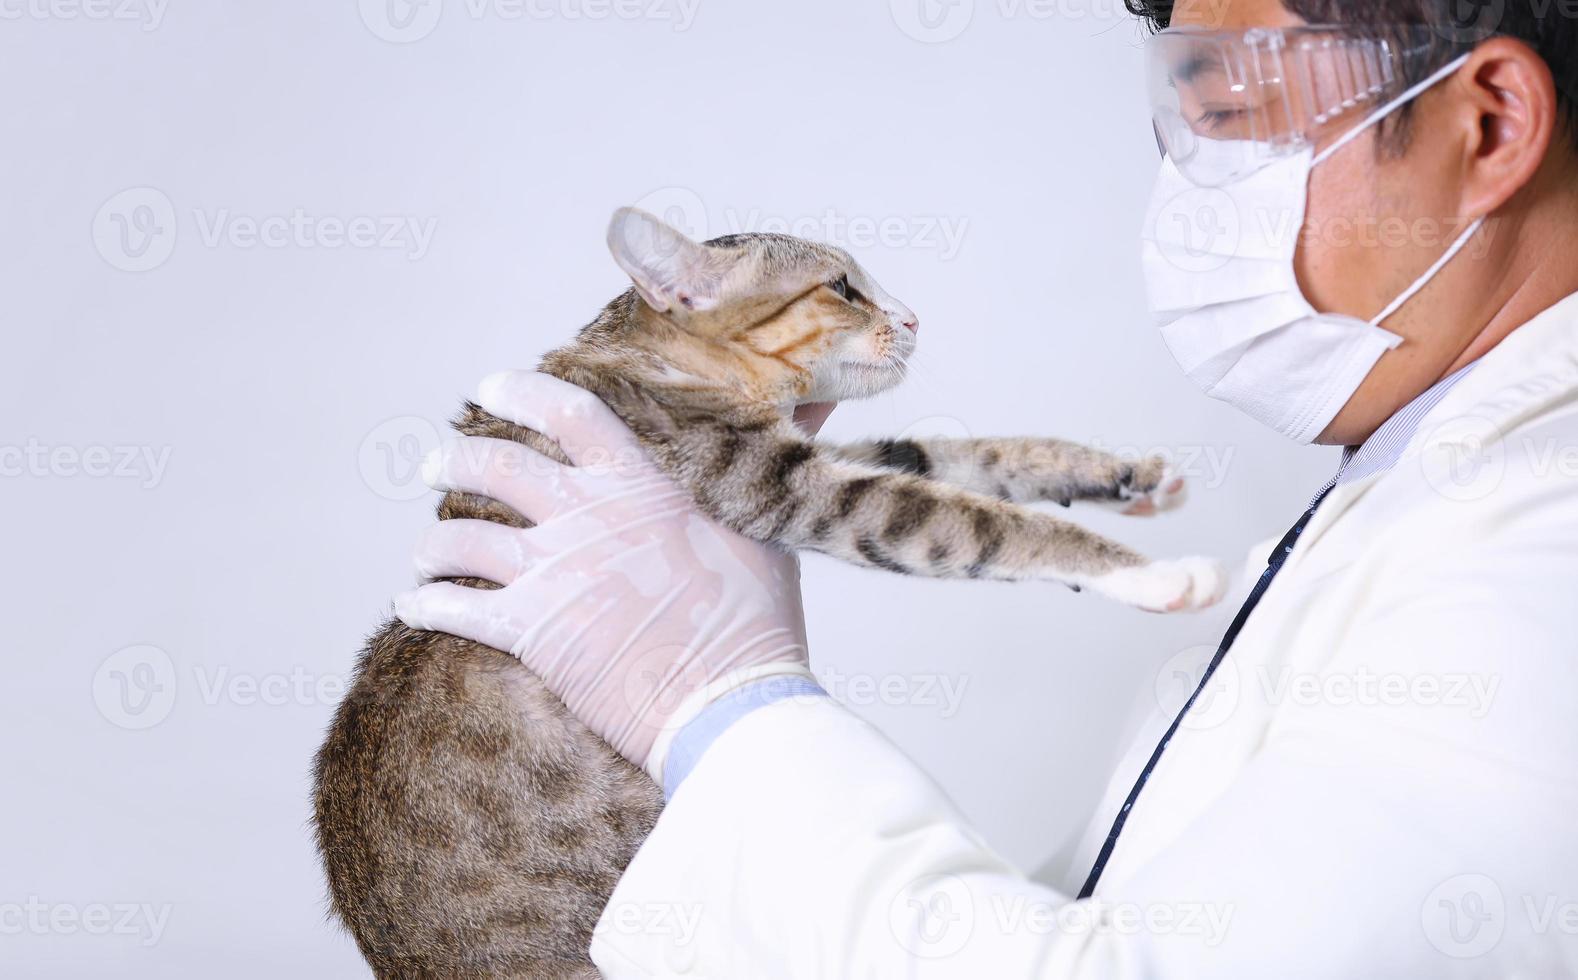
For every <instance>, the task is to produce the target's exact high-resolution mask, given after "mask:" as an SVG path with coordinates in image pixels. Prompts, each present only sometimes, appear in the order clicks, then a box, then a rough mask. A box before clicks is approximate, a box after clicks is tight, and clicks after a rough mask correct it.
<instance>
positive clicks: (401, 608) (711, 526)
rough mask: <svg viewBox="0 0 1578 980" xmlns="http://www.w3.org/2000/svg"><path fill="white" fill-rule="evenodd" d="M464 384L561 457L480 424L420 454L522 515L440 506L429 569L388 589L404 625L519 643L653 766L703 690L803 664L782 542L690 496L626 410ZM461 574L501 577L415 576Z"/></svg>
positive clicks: (627, 748)
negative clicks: (472, 432) (450, 515)
mask: <svg viewBox="0 0 1578 980" xmlns="http://www.w3.org/2000/svg"><path fill="white" fill-rule="evenodd" d="M476 401H477V403H478V404H479V405H481V406H482V407H483V408H485V409H487V410H488V411H489V412H491V413H493V414H494V415H496V416H498V417H499V418H502V419H507V420H509V421H512V422H516V423H518V424H520V425H523V426H526V427H528V428H531V429H534V430H536V431H538V432H540V433H542V434H543V435H546V436H548V437H550V438H552V439H554V440H555V441H557V442H558V444H559V446H560V447H561V448H562V449H563V450H564V452H565V455H567V456H568V457H569V458H570V460H571V461H572V462H573V463H575V464H576V465H575V466H573V467H570V466H562V465H560V464H558V463H556V462H554V461H553V460H551V459H549V458H548V457H546V456H544V455H542V454H541V453H538V452H535V451H534V450H532V449H530V448H528V447H526V446H523V445H521V444H519V443H516V442H511V441H506V440H499V439H486V438H480V437H464V438H458V439H456V440H454V441H452V442H450V443H449V444H447V445H446V446H444V447H443V448H442V449H440V450H438V451H437V452H436V453H435V454H434V455H433V456H432V457H430V458H429V459H428V460H427V462H426V463H425V464H424V467H423V476H424V478H425V479H426V480H427V482H428V484H429V485H430V486H432V487H434V488H435V489H438V490H464V491H468V492H470V493H476V494H481V495H484V496H488V497H492V498H494V499H495V500H499V501H501V502H503V503H505V504H508V505H509V506H511V507H513V508H515V510H516V511H518V512H519V513H520V514H522V515H523V516H525V517H527V518H529V519H530V520H532V521H533V522H535V523H536V527H532V528H528V529H525V530H520V529H516V528H509V527H505V526H503V525H500V524H495V523H493V522H491V521H480V520H448V521H440V522H438V523H437V524H435V525H433V526H432V527H430V528H428V529H427V530H426V531H425V532H423V534H422V537H421V539H420V541H419V542H418V544H417V548H416V555H415V562H416V568H417V574H418V577H419V580H422V581H427V582H429V584H426V585H423V586H421V587H420V588H418V589H416V590H414V591H411V592H407V593H404V594H402V595H400V596H398V597H396V599H395V614H396V615H397V616H399V618H400V619H401V621H403V622H404V623H405V624H406V625H407V626H410V627H412V628H414V629H428V630H438V631H441V632H444V633H451V634H454V635H456V636H462V637H466V638H467V639H471V640H476V641H478V642H480V643H485V644H487V645H488V646H491V647H495V648H497V649H499V650H507V651H509V652H510V653H512V654H514V655H515V656H517V657H519V658H520V660H521V662H522V663H523V664H525V665H526V666H527V667H528V668H530V670H531V671H532V672H533V673H534V674H536V675H537V676H538V677H540V678H541V679H542V681H543V683H545V684H546V685H547V686H548V688H549V690H551V691H553V692H554V693H555V694H557V695H558V696H559V698H560V699H561V700H563V701H564V703H565V706H566V707H568V708H569V709H570V711H571V712H572V713H573V714H575V715H576V716H577V717H579V718H580V719H581V720H582V721H583V722H585V723H586V725H587V726H588V727H589V728H591V729H592V731H594V732H596V733H597V734H598V735H600V736H601V737H602V738H603V739H604V740H605V741H607V742H608V744H610V745H612V746H613V747H614V749H615V750H617V751H618V752H619V753H620V754H621V755H623V756H624V757H625V758H627V759H629V760H630V761H631V762H633V763H635V764H636V765H638V766H642V767H644V768H646V769H647V771H648V772H649V773H650V774H651V775H652V777H653V778H654V779H656V780H658V781H660V782H661V773H660V772H656V771H654V769H658V768H661V757H660V756H661V753H659V757H658V758H654V757H653V755H654V753H653V749H654V745H655V744H657V743H660V741H661V742H662V743H664V744H666V741H667V739H666V737H664V736H668V735H672V734H673V732H674V730H676V729H677V728H678V727H679V726H681V725H683V724H684V722H685V721H688V720H689V718H690V717H693V716H694V715H695V713H696V712H697V711H699V710H700V708H701V707H704V706H705V705H706V704H707V703H709V702H710V701H711V700H712V699H713V698H715V697H717V696H720V695H721V694H723V693H726V692H727V691H729V690H731V689H733V688H734V687H737V686H739V685H740V684H742V683H745V682H746V681H750V680H755V679H757V678H759V677H763V676H769V675H773V674H781V673H790V674H792V673H799V674H803V675H807V676H808V675H809V670H808V668H807V666H806V659H807V655H806V641H805V620H804V615H803V613H802V610H801V604H800V570H799V564H798V562H797V561H796V559H795V557H794V556H793V555H792V554H789V553H786V552H781V551H778V550H776V549H773V548H770V547H767V546H764V545H760V544H757V543H756V542H754V541H751V540H749V539H747V538H744V537H741V536H740V535H738V534H735V533H734V532H733V531H730V530H728V529H727V528H724V527H722V526H720V525H718V524H715V523H713V522H712V521H711V520H709V519H708V518H707V517H705V516H704V515H702V514H701V513H700V512H698V511H697V510H696V508H695V506H694V504H693V503H692V501H691V498H690V496H689V494H687V493H686V492H685V491H684V490H682V489H681V488H680V487H678V486H677V485H675V484H674V483H673V482H672V481H671V480H670V479H669V478H668V476H666V475H665V474H664V473H663V472H661V471H660V470H659V469H658V468H657V467H656V465H654V464H653V462H652V461H651V459H650V458H648V456H647V454H646V452H645V451H644V450H643V449H642V447H641V445H640V444H639V443H638V442H637V441H636V438H635V436H634V435H633V434H632V433H631V432H630V430H629V429H628V428H627V427H626V426H625V424H624V422H623V421H622V420H621V419H620V418H619V417H618V416H616V415H615V414H614V413H613V412H612V411H611V410H610V409H609V408H608V406H607V405H605V404H603V402H602V401H601V400H599V399H598V398H597V397H596V396H594V395H592V394H591V393H589V392H587V391H585V390H583V389H581V388H578V387H576V386H574V385H571V384H568V383H566V382H563V381H560V380H558V379H556V378H554V377H552V376H550V375H546V374H540V373H536V372H527V371H515V372H506V373H504V374H498V375H493V376H492V377H489V378H487V379H486V380H484V381H483V382H482V384H481V386H480V388H479V389H478V392H477V397H476ZM816 414H818V415H820V417H821V418H825V417H826V413H825V412H819V413H816ZM817 421H818V422H819V421H820V419H817ZM460 576H474V577H477V578H482V579H486V580H488V581H492V582H497V583H499V584H500V585H502V586H503V588H502V589H498V590H491V591H490V590H485V589H473V588H466V587H464V586H460V585H456V584H454V583H450V582H432V581H431V580H433V579H438V578H452V577H460ZM660 747H661V746H660Z"/></svg>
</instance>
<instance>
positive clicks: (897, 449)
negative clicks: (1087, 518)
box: [831, 438, 1185, 516]
mask: <svg viewBox="0 0 1578 980" xmlns="http://www.w3.org/2000/svg"><path fill="white" fill-rule="evenodd" d="M831 449H832V452H833V453H834V455H835V456H837V457H838V458H839V459H843V460H847V461H849V462H852V463H859V464H863V465H867V466H876V467H881V468H883V469H889V470H896V471H898V472H901V473H910V474H913V475H915V476H919V477H923V478H925V479H929V480H936V481H937V482H939V483H946V484H949V485H950V486H956V487H961V488H964V489H966V490H972V491H974V492H976V493H981V494H986V495H988V496H992V497H997V498H999V499H1001V500H1010V501H1013V502H1015V503H1036V502H1038V501H1051V502H1054V503H1059V504H1062V505H1063V506H1065V507H1066V506H1068V505H1069V504H1071V503H1073V502H1074V501H1076V500H1078V501H1088V502H1093V503H1099V504H1102V505H1105V506H1110V507H1115V508H1117V509H1118V510H1120V511H1122V512H1123V513H1125V514H1131V515H1135V516H1143V515H1149V514H1155V513H1158V512H1159V511H1164V510H1171V509H1172V508H1174V507H1177V506H1179V505H1180V504H1182V503H1183V500H1184V496H1185V487H1184V481H1183V478H1182V477H1181V476H1178V475H1176V474H1175V473H1173V472H1171V471H1170V470H1169V469H1168V466H1167V461H1166V460H1165V459H1163V458H1161V457H1160V456H1147V457H1142V458H1133V457H1126V456H1122V455H1119V454H1116V453H1109V452H1106V451H1104V450H1100V449H1093V448H1091V447H1089V446H1083V445H1080V444H1079V443H1075V442H1068V441H1065V440H1062V439H1039V438H999V439H943V438H929V439H877V440H869V441H865V442H856V443H848V444H845V445H840V446H833V447H831Z"/></svg>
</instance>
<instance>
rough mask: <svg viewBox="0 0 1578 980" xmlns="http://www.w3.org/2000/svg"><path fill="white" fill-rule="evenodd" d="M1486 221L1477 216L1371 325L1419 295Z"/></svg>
mask: <svg viewBox="0 0 1578 980" xmlns="http://www.w3.org/2000/svg"><path fill="white" fill-rule="evenodd" d="M1484 223H1485V219H1484V218H1482V217H1481V218H1475V219H1474V222H1473V224H1471V225H1469V226H1468V228H1467V229H1466V230H1465V231H1464V232H1463V234H1461V235H1459V236H1457V241H1455V242H1453V243H1452V245H1451V247H1450V248H1448V249H1447V250H1446V252H1445V253H1443V254H1442V256H1441V257H1440V258H1439V259H1436V261H1435V264H1434V265H1432V266H1431V267H1430V268H1429V269H1426V270H1425V274H1424V275H1422V276H1420V277H1419V278H1418V279H1415V280H1414V284H1413V285H1412V286H1409V287H1408V288H1407V289H1405V290H1403V293H1402V295H1401V296H1398V297H1397V298H1396V299H1394V300H1392V301H1391V302H1390V303H1388V304H1386V309H1384V310H1382V311H1381V312H1379V313H1377V314H1376V315H1375V319H1373V320H1371V321H1370V326H1372V327H1378V326H1380V325H1381V321H1383V320H1385V319H1386V318H1387V317H1389V316H1391V315H1392V314H1393V313H1396V312H1397V311H1398V309H1399V308H1400V307H1401V306H1402V305H1403V304H1404V303H1406V302H1408V301H1409V300H1411V299H1413V298H1414V296H1415V295H1417V294H1418V292H1419V291H1420V290H1421V289H1423V288H1425V287H1426V286H1428V285H1430V280H1432V279H1434V278H1435V277H1436V273H1438V272H1440V271H1441V269H1442V268H1443V267H1444V266H1445V265H1446V264H1447V263H1448V262H1451V261H1452V259H1453V258H1454V257H1455V256H1456V255H1457V253H1459V252H1461V251H1463V246H1465V245H1467V244H1468V243H1469V239H1471V238H1473V237H1474V233H1475V232H1476V231H1479V226H1480V225H1482V224H1484Z"/></svg>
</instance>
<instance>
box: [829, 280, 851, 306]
mask: <svg viewBox="0 0 1578 980" xmlns="http://www.w3.org/2000/svg"><path fill="white" fill-rule="evenodd" d="M827 288H828V289H831V290H832V291H833V292H835V293H837V294H838V296H839V298H840V299H842V300H844V301H846V302H847V301H848V300H849V294H850V293H851V292H852V290H851V289H850V288H849V277H848V276H839V277H838V278H837V279H834V280H833V281H832V282H830V283H828V284H827Z"/></svg>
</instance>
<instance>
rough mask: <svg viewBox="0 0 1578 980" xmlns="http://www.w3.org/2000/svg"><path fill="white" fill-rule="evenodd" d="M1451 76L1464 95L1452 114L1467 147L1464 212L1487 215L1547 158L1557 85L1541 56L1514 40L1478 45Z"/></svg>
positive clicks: (1551, 135) (1552, 134)
mask: <svg viewBox="0 0 1578 980" xmlns="http://www.w3.org/2000/svg"><path fill="white" fill-rule="evenodd" d="M1454 77H1455V81H1456V85H1457V86H1458V88H1459V91H1460V92H1461V93H1463V94H1465V95H1466V96H1467V98H1466V99H1465V100H1464V101H1463V102H1462V103H1461V115H1458V116H1457V117H1456V118H1458V119H1459V120H1460V122H1461V123H1462V126H1463V132H1464V134H1465V136H1466V144H1465V145H1466V146H1467V148H1468V150H1469V151H1470V153H1469V156H1468V157H1467V158H1466V159H1465V160H1464V166H1465V174H1464V176H1465V178H1466V179H1465V186H1464V193H1465V197H1464V200H1463V213H1464V214H1470V215H1488V214H1490V213H1491V212H1493V211H1495V210H1496V209H1497V208H1499V207H1501V206H1502V205H1503V204H1505V203H1506V202H1507V201H1508V199H1510V198H1511V197H1512V196H1513V195H1514V194H1516V193H1517V192H1518V191H1519V190H1521V189H1522V188H1523V187H1524V186H1525V185H1527V184H1528V183H1529V181H1530V180H1532V179H1533V178H1534V175H1535V173H1536V172H1537V171H1538V170H1539V169H1540V165H1541V164H1542V163H1544V162H1545V156H1546V154H1547V153H1548V152H1549V151H1550V147H1551V140H1552V138H1553V136H1554V133H1555V129H1556V118H1557V115H1556V84H1555V82H1554V81H1553V80H1552V78H1551V69H1550V66H1549V65H1547V64H1546V63H1545V59H1544V58H1541V57H1540V56H1539V55H1538V54H1536V53H1535V52H1534V49H1533V48H1531V47H1529V46H1528V45H1527V44H1525V43H1523V42H1522V41H1517V40H1514V39H1512V38H1493V39H1491V40H1489V41H1486V42H1484V43H1483V44H1481V45H1479V46H1478V47H1477V48H1475V49H1474V53H1473V55H1472V56H1470V58H1469V60H1468V62H1467V63H1466V64H1464V66H1463V68H1462V69H1461V70H1460V71H1459V72H1458V73H1457V75H1456V76H1454ZM1455 111H1456V110H1455Z"/></svg>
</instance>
